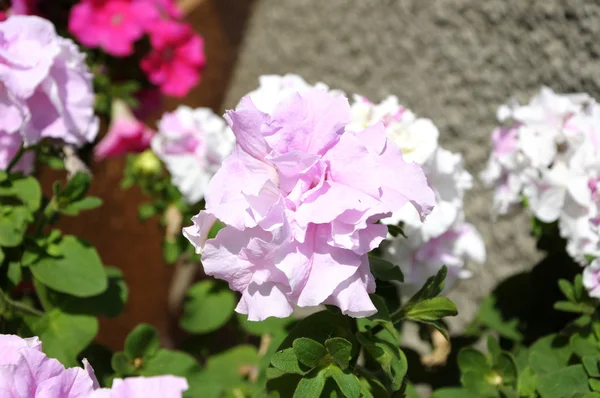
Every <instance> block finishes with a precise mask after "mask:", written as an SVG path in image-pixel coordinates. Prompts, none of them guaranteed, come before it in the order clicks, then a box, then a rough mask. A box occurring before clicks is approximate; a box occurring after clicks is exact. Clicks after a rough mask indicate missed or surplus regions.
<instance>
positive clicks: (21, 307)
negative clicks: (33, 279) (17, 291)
mask: <svg viewBox="0 0 600 398" xmlns="http://www.w3.org/2000/svg"><path fill="white" fill-rule="evenodd" d="M0 305H2V306H5V305H8V306H10V307H12V308H13V309H15V310H18V311H22V312H26V313H28V314H30V315H35V316H43V315H44V313H43V312H42V311H39V310H36V309H35V308H33V307H30V306H28V305H27V304H24V303H21V302H19V301H14V300H13V299H11V298H10V297H8V294H6V293H4V292H3V291H2V289H0Z"/></svg>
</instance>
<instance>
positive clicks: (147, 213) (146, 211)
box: [138, 203, 157, 221]
mask: <svg viewBox="0 0 600 398" xmlns="http://www.w3.org/2000/svg"><path fill="white" fill-rule="evenodd" d="M156 214H157V209H156V207H155V206H154V205H153V204H152V203H144V204H142V205H140V207H139V208H138V217H139V218H140V220H142V221H146V220H147V219H149V218H150V217H153V216H155V215H156Z"/></svg>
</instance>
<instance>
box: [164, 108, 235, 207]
mask: <svg viewBox="0 0 600 398" xmlns="http://www.w3.org/2000/svg"><path fill="white" fill-rule="evenodd" d="M234 144H235V137H234V136H233V133H232V132H231V130H230V129H229V127H228V126H227V124H226V123H225V120H223V118H221V117H219V116H217V115H216V114H214V113H213V111H212V110H210V109H208V108H198V109H192V108H190V107H187V106H180V107H178V108H177V109H176V110H175V111H174V112H170V113H166V114H164V115H163V117H162V119H161V120H160V121H159V122H158V133H157V134H156V135H155V136H154V137H153V139H152V150H153V151H154V153H155V154H156V155H157V156H158V157H159V158H160V159H161V160H162V161H163V162H164V163H165V165H166V167H167V169H168V170H169V173H170V174H171V178H172V182H173V185H175V186H176V187H177V188H178V189H179V191H180V192H181V194H182V195H183V197H184V198H185V200H186V202H188V203H190V204H194V203H197V202H199V201H200V200H201V199H202V197H203V196H204V192H205V190H206V186H207V185H208V182H209V181H210V179H211V178H212V176H213V175H214V174H215V173H216V172H217V170H218V169H219V167H220V166H221V162H222V161H223V159H225V157H227V155H229V154H230V153H231V151H232V150H233V146H234Z"/></svg>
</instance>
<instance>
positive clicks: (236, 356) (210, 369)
mask: <svg viewBox="0 0 600 398" xmlns="http://www.w3.org/2000/svg"><path fill="white" fill-rule="evenodd" d="M258 361H259V357H258V352H257V350H256V347H254V346H251V345H238V346H235V347H233V348H230V349H229V350H227V351H224V352H222V353H219V354H217V355H213V356H211V357H210V358H209V359H208V361H207V362H206V367H205V371H206V372H207V373H209V374H210V375H211V377H212V378H213V380H214V382H215V383H220V384H222V385H224V386H226V387H228V388H231V387H233V386H235V385H236V384H238V383H240V382H242V381H243V379H244V377H245V374H247V373H246V372H247V370H248V369H250V368H253V367H256V366H257V365H258Z"/></svg>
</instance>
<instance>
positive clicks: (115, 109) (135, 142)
mask: <svg viewBox="0 0 600 398" xmlns="http://www.w3.org/2000/svg"><path fill="white" fill-rule="evenodd" d="M111 114H112V120H111V122H110V126H109V128H108V133H107V134H106V136H104V138H103V139H102V140H101V141H100V142H99V143H98V145H96V147H95V148H94V156H95V157H96V159H97V160H102V159H106V158H110V157H115V156H120V155H124V154H126V153H139V152H143V151H145V150H146V149H148V148H149V147H150V141H152V136H153V135H154V131H153V130H152V129H151V128H149V127H148V126H146V125H145V124H144V123H142V122H141V121H139V120H137V119H136V118H135V116H133V113H132V112H131V110H130V109H129V107H128V106H127V104H126V103H125V102H123V101H122V100H119V99H115V100H113V104H112V112H111Z"/></svg>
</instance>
